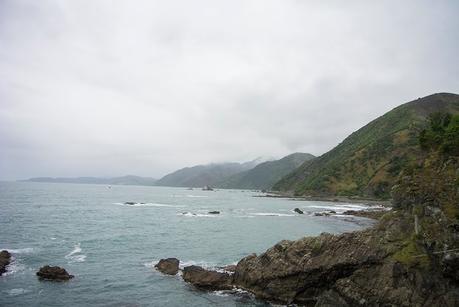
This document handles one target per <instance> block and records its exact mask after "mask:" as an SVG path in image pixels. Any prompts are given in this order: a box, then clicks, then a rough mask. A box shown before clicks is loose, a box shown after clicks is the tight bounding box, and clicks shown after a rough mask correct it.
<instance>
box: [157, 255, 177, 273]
mask: <svg viewBox="0 0 459 307" xmlns="http://www.w3.org/2000/svg"><path fill="white" fill-rule="evenodd" d="M179 264H180V260H178V259H177V258H167V259H161V260H159V262H158V263H157V264H156V265H155V268H156V269H158V271H160V272H161V273H164V274H168V275H175V274H177V273H178V271H179Z"/></svg>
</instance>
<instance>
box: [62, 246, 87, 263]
mask: <svg viewBox="0 0 459 307" xmlns="http://www.w3.org/2000/svg"><path fill="white" fill-rule="evenodd" d="M81 252H82V249H81V244H80V243H78V244H76V245H75V246H74V248H73V250H72V251H71V252H70V253H68V254H67V255H65V259H67V260H69V263H73V262H85V261H86V255H84V254H81Z"/></svg>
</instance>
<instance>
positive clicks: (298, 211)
mask: <svg viewBox="0 0 459 307" xmlns="http://www.w3.org/2000/svg"><path fill="white" fill-rule="evenodd" d="M293 211H294V212H296V213H298V214H304V212H303V210H301V209H300V208H295V209H293Z"/></svg>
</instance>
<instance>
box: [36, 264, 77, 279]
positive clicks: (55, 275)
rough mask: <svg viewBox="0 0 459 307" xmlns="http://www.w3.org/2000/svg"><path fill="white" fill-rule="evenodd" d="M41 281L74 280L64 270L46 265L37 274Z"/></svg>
mask: <svg viewBox="0 0 459 307" xmlns="http://www.w3.org/2000/svg"><path fill="white" fill-rule="evenodd" d="M37 276H38V277H39V278H40V279H45V280H53V281H66V280H69V279H71V278H73V277H74V276H73V275H70V274H69V273H68V272H67V271H66V270H65V269H64V268H61V267H58V266H49V265H45V266H44V267H42V268H40V270H39V271H38V272H37Z"/></svg>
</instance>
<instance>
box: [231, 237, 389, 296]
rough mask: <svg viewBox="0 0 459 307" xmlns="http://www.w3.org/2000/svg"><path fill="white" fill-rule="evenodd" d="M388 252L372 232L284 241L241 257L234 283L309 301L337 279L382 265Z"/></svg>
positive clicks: (265, 293) (259, 293)
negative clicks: (377, 242)
mask: <svg viewBox="0 0 459 307" xmlns="http://www.w3.org/2000/svg"><path fill="white" fill-rule="evenodd" d="M356 247H358V248H356ZM386 255H387V252H386V251H384V250H382V249H380V248H378V247H377V244H376V242H374V241H373V240H372V239H371V232H369V231H367V232H355V233H348V234H343V235H339V236H335V235H330V234H322V235H320V236H318V237H307V238H303V239H301V240H298V241H281V242H279V243H278V244H276V245H275V246H274V247H272V248H270V249H269V250H267V251H266V252H265V253H263V254H261V255H260V256H256V255H250V256H248V257H246V258H244V259H242V260H241V261H240V262H239V263H238V264H237V268H236V272H235V274H234V283H235V284H236V285H238V286H239V287H242V288H244V289H246V290H249V291H251V292H253V293H254V294H255V295H256V296H258V297H260V298H263V299H268V300H273V301H280V302H283V303H300V304H309V303H311V302H314V301H315V299H316V297H317V296H318V295H320V294H321V293H322V292H324V291H326V290H328V289H329V288H330V285H333V283H335V282H336V281H337V280H339V279H342V278H346V277H348V276H350V275H352V274H353V273H354V272H355V271H357V270H359V269H360V268H363V267H367V266H371V265H378V264H380V263H381V262H382V260H383V259H384V257H386Z"/></svg>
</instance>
